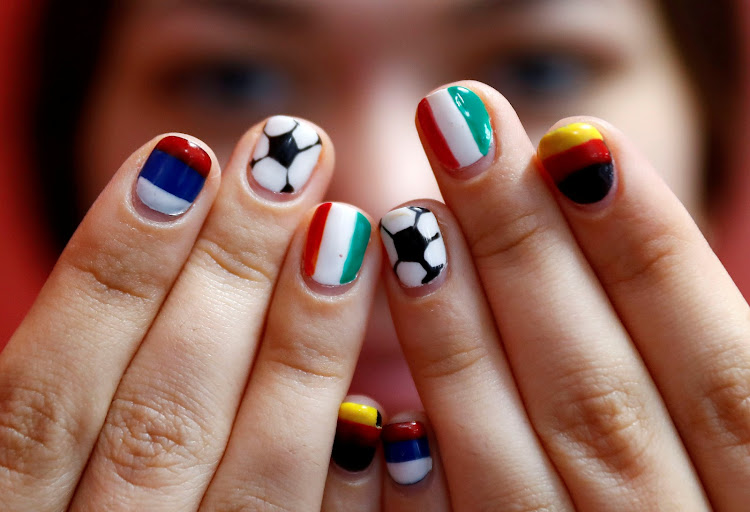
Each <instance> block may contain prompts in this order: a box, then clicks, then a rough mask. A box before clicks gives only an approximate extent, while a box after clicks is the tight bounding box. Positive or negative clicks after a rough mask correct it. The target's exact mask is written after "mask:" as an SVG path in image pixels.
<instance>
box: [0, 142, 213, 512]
mask: <svg viewBox="0 0 750 512" xmlns="http://www.w3.org/2000/svg"><path fill="white" fill-rule="evenodd" d="M219 182H220V172H219V166H218V164H217V163H216V158H215V157H214V156H213V155H212V153H210V150H208V149H206V148H205V146H204V145H203V144H201V143H199V142H198V141H197V140H195V139H193V138H191V137H188V136H184V135H179V136H175V135H170V136H160V137H157V138H155V139H153V140H152V141H150V142H149V143H148V144H146V145H145V146H143V147H141V148H140V149H139V150H138V151H136V152H135V153H134V154H133V155H132V156H131V157H130V158H129V159H128V160H127V161H126V162H125V163H124V164H123V166H122V167H121V168H120V170H119V171H118V172H117V173H116V174H115V175H114V177H113V178H112V181H111V182H110V183H109V185H108V186H107V188H106V189H105V190H104V191H103V192H102V194H101V195H100V196H99V198H98V199H97V201H96V202H95V203H94V205H93V206H92V208H91V210H90V211H89V213H88V214H87V215H86V218H85V219H84V220H83V222H82V224H81V225H80V227H79V228H78V230H77V231H76V233H75V234H74V235H73V238H72V239H71V241H70V243H69V244H68V246H67V247H66V248H65V251H64V252H63V254H62V256H61V257H60V260H59V261H58V263H57V265H56V266H55V268H54V270H53V272H52V275H51V276H50V278H49V280H48V281H47V283H46V284H45V286H44V288H43V289H42V291H41V294H40V295H39V298H38V299H37V301H36V302H35V304H34V306H33V307H32V309H31V311H30V312H29V314H28V315H27V317H26V319H25V320H24V322H23V323H22V324H21V326H20V327H19V328H18V330H17V331H16V332H15V334H14V335H13V337H12V338H11V340H10V342H9V344H8V346H7V347H6V349H5V350H4V351H3V352H2V355H0V496H1V497H2V498H0V501H2V504H3V507H2V508H3V509H4V510H38V511H45V510H62V509H65V507H66V504H67V503H68V501H69V500H70V497H71V496H72V493H73V491H74V489H75V486H76V484H77V482H78V478H79V476H80V473H81V471H82V470H83V468H84V466H85V465H86V461H87V460H88V457H89V453H90V451H91V449H92V447H93V445H94V442H95V440H96V437H97V435H98V433H99V430H100V429H101V426H102V423H103V421H104V418H105V415H106V413H107V410H108V408H109V404H110V402H111V399H112V396H113V394H114V392H115V389H116V387H117V384H118V382H119V381H120V378H121V377H122V374H123V372H124V371H125V368H126V367H127V365H128V363H129V362H130V360H131V358H132V357H133V354H134V353H135V351H136V349H137V348H138V346H139V344H140V343H141V340H142V339H143V337H144V335H145V333H146V331H147V330H148V329H149V326H150V325H151V323H152V321H153V319H154V317H155V316H156V314H157V312H158V311H159V308H160V307H161V304H162V302H163V301H164V299H165V297H166V295H167V293H168V292H169V290H170V288H171V287H172V283H173V282H174V280H175V279H176V277H177V274H178V273H179V271H180V269H181V267H182V265H183V263H184V261H185V260H186V258H187V257H188V254H189V252H190V249H191V248H192V246H193V243H194V241H195V239H196V237H197V235H198V232H199V230H200V228H201V226H202V224H203V221H204V219H205V218H206V215H207V214H208V211H209V209H210V208H211V204H212V202H213V200H214V198H215V196H216V192H217V190H218V186H219Z"/></svg>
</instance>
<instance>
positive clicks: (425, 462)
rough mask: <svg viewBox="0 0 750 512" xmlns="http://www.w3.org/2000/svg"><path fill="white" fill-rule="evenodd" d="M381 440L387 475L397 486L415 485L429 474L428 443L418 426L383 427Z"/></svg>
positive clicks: (423, 430) (397, 424) (425, 431)
mask: <svg viewBox="0 0 750 512" xmlns="http://www.w3.org/2000/svg"><path fill="white" fill-rule="evenodd" d="M382 437H383V450H384V451H385V462H386V465H387V466H388V474H389V475H391V478H392V479H393V480H394V481H395V482H396V483H399V484H401V485H411V484H416V483H417V482H420V481H422V480H424V478H425V477H426V476H427V474H428V473H429V472H430V471H432V456H431V455H430V443H429V441H428V440H427V430H426V429H425V427H424V425H423V424H422V423H421V422H419V421H409V422H404V423H392V424H390V425H386V426H385V427H384V428H383V436H382Z"/></svg>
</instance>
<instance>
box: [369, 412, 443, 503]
mask: <svg viewBox="0 0 750 512" xmlns="http://www.w3.org/2000/svg"><path fill="white" fill-rule="evenodd" d="M428 425H429V423H428V422H427V419H426V418H425V414H424V413H422V412H420V413H401V414H397V415H396V416H394V417H393V419H391V421H390V422H389V423H388V425H386V426H384V427H383V435H382V439H383V452H384V455H385V461H386V467H387V471H388V477H386V478H385V481H384V484H383V510H388V511H389V512H391V511H399V510H403V511H408V512H411V511H413V510H430V511H433V512H440V511H443V510H446V511H447V510H450V509H451V506H450V495H449V492H448V486H447V484H446V481H445V473H444V472H443V467H442V464H441V462H440V456H439V454H438V452H437V450H436V447H437V442H436V441H435V437H434V436H433V435H432V432H431V430H430V429H429V426H428Z"/></svg>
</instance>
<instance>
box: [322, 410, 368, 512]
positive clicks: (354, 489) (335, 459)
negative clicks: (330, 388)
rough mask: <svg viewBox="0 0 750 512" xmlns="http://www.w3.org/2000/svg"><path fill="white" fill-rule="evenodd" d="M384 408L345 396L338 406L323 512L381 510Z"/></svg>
mask: <svg viewBox="0 0 750 512" xmlns="http://www.w3.org/2000/svg"><path fill="white" fill-rule="evenodd" d="M382 411H383V408H382V407H381V406H380V405H379V404H377V403H376V402H375V401H373V400H371V399H369V398H367V397H363V396H347V397H346V399H345V400H344V403H342V404H341V407H339V416H338V420H337V421H336V435H335V437H334V439H333V448H332V451H331V465H330V467H329V468H328V477H327V478H326V486H325V492H324V494H323V506H322V507H321V508H320V510H323V511H324V512H336V511H342V512H344V511H345V512H367V511H372V512H377V511H379V510H381V508H380V507H381V486H382V485H381V484H382V476H383V460H382V457H379V456H376V455H379V452H380V450H379V447H380V431H381V428H382V424H383V414H382Z"/></svg>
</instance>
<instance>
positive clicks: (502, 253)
mask: <svg viewBox="0 0 750 512" xmlns="http://www.w3.org/2000/svg"><path fill="white" fill-rule="evenodd" d="M478 224H481V225H477V226H475V227H474V229H475V233H474V236H472V237H471V238H470V240H469V244H470V249H471V252H472V254H473V255H474V257H475V258H476V259H477V260H483V261H486V262H489V263H490V264H492V263H493V262H496V261H497V260H498V259H499V258H500V259H502V261H503V264H505V265H507V264H509V263H510V264H512V263H514V262H523V261H524V260H527V259H528V257H529V255H530V254H535V253H539V252H540V251H541V252H544V251H545V250H546V249H547V248H549V247H551V245H552V243H553V240H552V237H551V236H550V234H551V229H550V221H549V219H548V216H547V215H546V214H545V213H544V212H543V211H542V210H541V209H534V208H527V209H525V210H523V209H518V210H515V211H513V210H512V209H511V212H510V213H507V214H505V215H502V214H497V215H491V216H488V221H487V222H485V223H478Z"/></svg>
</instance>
